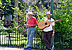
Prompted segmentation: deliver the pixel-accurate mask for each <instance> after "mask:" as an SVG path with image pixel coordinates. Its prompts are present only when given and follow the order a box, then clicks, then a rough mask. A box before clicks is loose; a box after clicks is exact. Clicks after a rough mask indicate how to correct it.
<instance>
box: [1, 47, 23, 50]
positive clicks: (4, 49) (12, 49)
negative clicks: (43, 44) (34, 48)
mask: <svg viewBox="0 0 72 50" xmlns="http://www.w3.org/2000/svg"><path fill="white" fill-rule="evenodd" d="M0 50H24V49H23V48H8V47H0Z"/></svg>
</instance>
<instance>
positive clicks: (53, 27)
mask: <svg viewBox="0 0 72 50" xmlns="http://www.w3.org/2000/svg"><path fill="white" fill-rule="evenodd" d="M52 29H53V33H52V37H53V36H54V33H55V26H52Z"/></svg>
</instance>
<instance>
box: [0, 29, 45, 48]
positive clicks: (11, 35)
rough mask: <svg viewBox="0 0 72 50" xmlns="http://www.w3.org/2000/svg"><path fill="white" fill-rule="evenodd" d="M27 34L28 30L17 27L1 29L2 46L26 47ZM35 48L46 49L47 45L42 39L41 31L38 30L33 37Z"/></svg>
mask: <svg viewBox="0 0 72 50" xmlns="http://www.w3.org/2000/svg"><path fill="white" fill-rule="evenodd" d="M26 44H27V34H26V30H16V29H6V30H4V29H1V30H0V46H7V47H18V48H20V47H26ZM33 48H36V49H38V48H39V49H45V48H46V47H45V45H44V43H43V41H42V33H41V31H36V33H35V36H34V38H33Z"/></svg>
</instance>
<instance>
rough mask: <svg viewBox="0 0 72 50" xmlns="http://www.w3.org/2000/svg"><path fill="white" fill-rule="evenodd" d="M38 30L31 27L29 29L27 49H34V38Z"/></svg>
mask: <svg viewBox="0 0 72 50" xmlns="http://www.w3.org/2000/svg"><path fill="white" fill-rule="evenodd" d="M35 31H36V28H35V27H31V28H28V29H27V45H26V48H28V47H32V44H33V36H34V34H35Z"/></svg>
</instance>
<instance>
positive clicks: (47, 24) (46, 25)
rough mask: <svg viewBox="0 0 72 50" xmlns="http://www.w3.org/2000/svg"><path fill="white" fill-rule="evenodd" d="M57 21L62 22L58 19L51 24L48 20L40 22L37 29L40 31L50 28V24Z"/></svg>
mask: <svg viewBox="0 0 72 50" xmlns="http://www.w3.org/2000/svg"><path fill="white" fill-rule="evenodd" d="M58 21H62V20H61V19H60V20H55V21H52V22H49V21H48V20H47V21H40V22H39V23H38V27H39V28H40V29H44V28H45V27H49V26H50V23H53V22H58Z"/></svg>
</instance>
